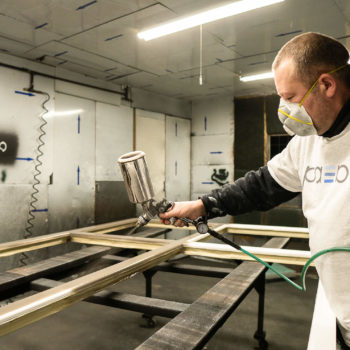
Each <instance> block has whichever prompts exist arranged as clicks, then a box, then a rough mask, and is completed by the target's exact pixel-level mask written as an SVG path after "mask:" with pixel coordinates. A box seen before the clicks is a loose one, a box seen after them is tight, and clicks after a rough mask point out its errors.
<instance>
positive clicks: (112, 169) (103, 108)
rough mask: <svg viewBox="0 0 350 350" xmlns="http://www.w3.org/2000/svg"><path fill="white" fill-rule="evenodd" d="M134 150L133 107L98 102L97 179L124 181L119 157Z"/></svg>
mask: <svg viewBox="0 0 350 350" xmlns="http://www.w3.org/2000/svg"><path fill="white" fill-rule="evenodd" d="M132 150H133V109H132V108H130V107H125V106H119V107H117V106H112V105H109V104H105V103H100V102H97V103H96V181H123V176H122V174H121V172H120V169H119V165H118V163H117V160H118V158H119V157H120V156H121V155H122V154H124V153H127V152H131V151H132Z"/></svg>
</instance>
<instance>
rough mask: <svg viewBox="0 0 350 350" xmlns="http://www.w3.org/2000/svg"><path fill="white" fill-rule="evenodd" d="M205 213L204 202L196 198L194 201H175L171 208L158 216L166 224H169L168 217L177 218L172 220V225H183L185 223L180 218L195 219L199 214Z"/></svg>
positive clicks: (203, 214)
mask: <svg viewBox="0 0 350 350" xmlns="http://www.w3.org/2000/svg"><path fill="white" fill-rule="evenodd" d="M205 214H206V212H205V207H204V204H203V202H202V201H201V200H200V199H198V200H196V201H188V202H175V203H174V206H173V207H172V208H171V210H169V211H167V212H166V213H161V214H159V218H160V220H161V221H162V223H163V224H166V225H169V224H170V218H177V220H176V221H175V222H174V226H177V227H183V226H184V225H185V223H184V222H183V221H182V220H180V219H181V218H188V219H191V220H195V219H197V218H198V217H200V216H205Z"/></svg>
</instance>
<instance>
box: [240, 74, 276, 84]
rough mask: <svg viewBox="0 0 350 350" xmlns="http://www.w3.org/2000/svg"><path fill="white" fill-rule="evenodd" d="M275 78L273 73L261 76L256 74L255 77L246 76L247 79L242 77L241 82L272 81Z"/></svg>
mask: <svg viewBox="0 0 350 350" xmlns="http://www.w3.org/2000/svg"><path fill="white" fill-rule="evenodd" d="M271 78H273V72H266V73H261V74H254V75H246V76H245V77H240V78H239V80H240V81H244V82H247V81H254V80H261V79H271Z"/></svg>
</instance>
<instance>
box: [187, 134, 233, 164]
mask: <svg viewBox="0 0 350 350" xmlns="http://www.w3.org/2000/svg"><path fill="white" fill-rule="evenodd" d="M232 162H233V135H208V136H193V137H192V164H193V165H200V164H208V165H209V164H229V163H232Z"/></svg>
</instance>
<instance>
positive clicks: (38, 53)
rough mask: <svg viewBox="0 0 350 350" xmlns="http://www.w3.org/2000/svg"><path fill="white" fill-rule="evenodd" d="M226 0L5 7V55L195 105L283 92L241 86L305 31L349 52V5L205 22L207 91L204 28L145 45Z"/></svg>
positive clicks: (265, 84) (299, 2)
mask: <svg viewBox="0 0 350 350" xmlns="http://www.w3.org/2000/svg"><path fill="white" fill-rule="evenodd" d="M262 1H263V0H262ZM231 2H232V1H231ZM226 3H227V1H225V2H223V1H215V0H161V1H154V0H1V1H0V51H1V52H5V53H8V54H11V55H15V56H19V57H24V58H27V59H30V60H34V61H40V62H42V63H44V64H47V65H50V66H55V67H62V68H63V67H64V68H65V69H67V70H71V71H74V72H79V73H82V74H84V75H86V76H89V77H93V78H96V79H99V80H104V81H109V82H112V83H115V84H117V85H128V86H131V87H138V88H141V89H144V90H147V91H151V92H155V93H158V94H162V95H166V96H171V97H176V98H181V99H186V100H187V99H188V100H190V99H195V98H198V97H206V96H215V95H228V94H232V95H234V96H240V95H252V94H270V93H272V92H274V91H275V89H274V84H273V80H272V79H270V80H269V79H266V80H261V81H257V82H246V83H242V82H240V81H239V76H240V75H248V74H253V73H259V72H265V71H268V70H270V69H271V63H272V60H273V58H274V56H275V54H276V52H277V51H278V49H279V48H280V47H281V46H282V45H283V44H284V43H285V42H286V41H288V40H289V39H290V38H292V37H293V36H294V35H297V34H299V33H302V32H308V31H317V32H321V33H324V34H328V35H331V36H333V37H335V38H338V39H339V40H340V41H341V42H342V43H343V44H344V45H345V46H346V47H347V48H348V49H350V40H349V39H350V26H349V21H350V1H349V0H285V1H284V2H283V3H278V4H275V5H271V6H268V7H266V8H261V9H257V10H254V11H251V12H247V13H244V14H240V15H237V16H233V17H229V18H226V19H223V20H219V21H216V22H213V23H209V24H205V25H203V51H202V52H203V75H204V84H203V85H202V86H200V85H199V83H198V80H199V79H198V78H199V28H198V27H196V28H193V29H188V30H186V31H183V32H179V33H175V34H172V35H169V36H166V37H163V38H159V39H155V40H152V41H149V42H145V41H143V40H140V39H138V38H137V35H136V34H137V32H138V31H140V30H142V29H147V28H149V27H152V26H155V25H157V24H160V23H163V22H166V21H169V20H172V19H175V18H177V17H179V16H184V15H188V14H193V13H195V12H199V11H201V10H206V9H208V8H212V7H216V6H220V5H223V4H226Z"/></svg>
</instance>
